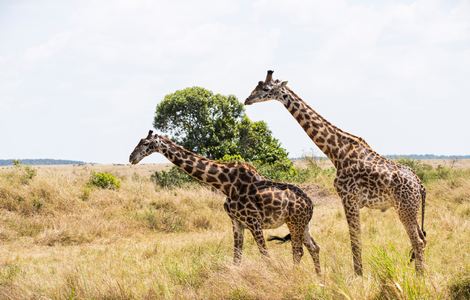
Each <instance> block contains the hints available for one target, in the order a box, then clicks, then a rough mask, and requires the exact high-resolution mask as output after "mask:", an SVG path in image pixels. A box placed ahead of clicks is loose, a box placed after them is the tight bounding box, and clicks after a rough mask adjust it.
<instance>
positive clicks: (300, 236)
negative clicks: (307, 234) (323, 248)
mask: <svg viewBox="0 0 470 300" xmlns="http://www.w3.org/2000/svg"><path fill="white" fill-rule="evenodd" d="M287 227H288V228H289V231H290V234H291V243H292V256H293V258H294V264H296V265H297V264H299V263H300V260H301V259H302V256H303V255H304V248H303V242H304V231H305V230H304V228H303V227H304V226H300V224H296V223H291V222H288V223H287ZM300 227H302V228H300Z"/></svg>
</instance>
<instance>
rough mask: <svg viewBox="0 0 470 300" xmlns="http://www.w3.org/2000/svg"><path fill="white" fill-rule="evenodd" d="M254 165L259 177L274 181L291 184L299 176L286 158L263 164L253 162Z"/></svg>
mask: <svg viewBox="0 0 470 300" xmlns="http://www.w3.org/2000/svg"><path fill="white" fill-rule="evenodd" d="M254 165H255V167H256V169H257V170H258V172H259V173H260V174H261V175H263V176H264V177H266V178H269V179H271V180H275V181H285V182H293V181H296V178H297V176H298V174H299V173H298V171H297V169H296V168H294V165H293V164H292V162H291V161H290V160H289V159H288V158H285V159H282V160H278V161H275V162H273V163H264V164H263V163H261V162H260V161H255V162H254Z"/></svg>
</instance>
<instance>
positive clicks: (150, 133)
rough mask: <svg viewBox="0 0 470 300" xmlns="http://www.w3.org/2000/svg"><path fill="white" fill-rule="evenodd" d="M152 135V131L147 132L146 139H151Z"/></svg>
mask: <svg viewBox="0 0 470 300" xmlns="http://www.w3.org/2000/svg"><path fill="white" fill-rule="evenodd" d="M152 134H153V131H152V130H149V134H148V135H147V138H148V139H149V138H151V137H152Z"/></svg>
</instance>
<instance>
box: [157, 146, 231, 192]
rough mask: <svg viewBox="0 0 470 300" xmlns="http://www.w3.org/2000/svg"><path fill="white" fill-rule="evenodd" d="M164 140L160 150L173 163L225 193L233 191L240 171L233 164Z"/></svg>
mask: <svg viewBox="0 0 470 300" xmlns="http://www.w3.org/2000/svg"><path fill="white" fill-rule="evenodd" d="M162 140H163V143H162V145H163V147H162V149H161V151H160V152H161V153H162V154H163V155H164V156H165V157H166V158H168V160H170V161H171V162H172V163H173V164H175V165H176V166H178V167H179V168H180V169H181V170H183V171H184V172H186V173H187V174H188V175H190V176H191V177H194V178H196V179H197V180H199V181H202V182H205V183H207V184H209V185H211V186H212V187H214V188H216V189H218V190H220V191H222V192H223V193H224V194H226V195H229V194H230V193H231V187H232V186H233V185H234V183H235V182H236V181H237V178H238V172H234V168H233V167H231V165H229V164H221V163H217V162H215V161H213V160H210V159H207V158H205V157H203V156H200V155H198V154H196V153H194V152H191V151H189V150H187V149H184V148H183V147H181V146H180V145H178V144H176V143H174V142H173V141H171V140H169V139H166V138H162Z"/></svg>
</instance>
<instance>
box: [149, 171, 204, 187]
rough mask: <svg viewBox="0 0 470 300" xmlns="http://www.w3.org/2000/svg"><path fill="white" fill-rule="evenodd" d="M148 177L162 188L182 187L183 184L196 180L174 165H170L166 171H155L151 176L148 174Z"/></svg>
mask: <svg viewBox="0 0 470 300" xmlns="http://www.w3.org/2000/svg"><path fill="white" fill-rule="evenodd" d="M150 178H151V179H152V181H153V182H154V183H155V184H156V185H157V186H159V187H162V188H176V187H182V186H184V185H187V184H191V183H195V182H197V181H196V180H195V179H193V178H192V177H191V176H189V175H188V174H186V173H184V172H183V171H181V170H180V169H179V168H178V167H176V166H173V167H171V168H170V170H168V171H165V170H162V171H156V172H155V173H153V174H152V176H150Z"/></svg>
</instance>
